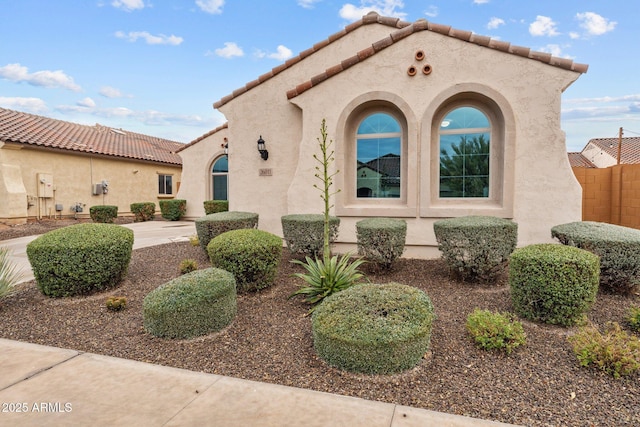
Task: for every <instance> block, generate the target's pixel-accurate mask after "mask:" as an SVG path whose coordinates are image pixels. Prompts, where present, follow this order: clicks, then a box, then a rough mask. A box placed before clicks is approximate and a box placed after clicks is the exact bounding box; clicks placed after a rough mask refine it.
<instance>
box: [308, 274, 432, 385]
mask: <svg viewBox="0 0 640 427" xmlns="http://www.w3.org/2000/svg"><path fill="white" fill-rule="evenodd" d="M434 319H435V314H434V310H433V304H432V303H431V300H430V299H429V297H428V296H427V295H426V294H425V293H424V292H422V291H421V290H419V289H417V288H414V287H411V286H406V285H401V284H399V283H387V284H384V285H375V284H363V285H356V286H352V287H350V288H348V289H345V290H344V291H341V292H338V293H336V294H333V295H331V296H329V297H327V298H326V299H325V300H324V302H323V303H322V304H320V305H319V306H318V307H317V308H316V310H315V311H314V313H313V317H312V332H313V345H314V347H315V350H316V352H317V353H318V356H320V357H321V358H322V359H323V360H325V361H326V362H327V363H328V364H329V365H332V366H335V367H338V368H340V369H344V370H347V371H351V372H360V373H366V374H393V373H397V372H401V371H404V370H407V369H411V368H413V367H414V366H416V365H417V364H418V363H420V360H421V359H422V357H423V356H424V354H425V353H426V352H427V350H428V349H429V344H430V340H431V326H432V323H433V321H434Z"/></svg>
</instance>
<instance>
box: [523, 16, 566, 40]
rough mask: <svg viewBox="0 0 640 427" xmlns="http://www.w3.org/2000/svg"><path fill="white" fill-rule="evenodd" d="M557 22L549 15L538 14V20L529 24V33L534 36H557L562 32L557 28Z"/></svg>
mask: <svg viewBox="0 0 640 427" xmlns="http://www.w3.org/2000/svg"><path fill="white" fill-rule="evenodd" d="M556 25H557V24H556V23H555V22H553V19H551V18H549V17H548V16H541V15H538V16H536V20H535V21H533V22H532V23H531V24H530V25H529V34H531V35H532V36H549V37H552V36H557V35H559V34H560V33H559V32H558V31H557V29H556Z"/></svg>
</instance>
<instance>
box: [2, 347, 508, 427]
mask: <svg viewBox="0 0 640 427" xmlns="http://www.w3.org/2000/svg"><path fill="white" fill-rule="evenodd" d="M0 402H1V404H2V407H1V408H0V425H2V426H45V425H46V426H134V425H135V426H224V427H233V426H238V427H246V426H274V427H276V426H277V427H282V426H305V427H313V426H345V427H358V426H363V427H418V426H438V427H464V426H469V427H480V426H487V427H489V426H506V425H507V424H501V423H496V422H490V421H484V420H478V419H474V418H468V417H462V416H457V415H450V414H445V413H440V412H433V411H427V410H424V409H417V408H411V407H407V406H401V405H394V404H391V403H383V402H374V401H369V400H364V399H358V398H354V397H347V396H340V395H335V394H328V393H321V392H316V391H311V390H305V389H299V388H293V387H285V386H280V385H274V384H266V383H259V382H254V381H247V380H241V379H237V378H229V377H222V376H219V375H212V374H204V373H199V372H192V371H187V370H183V369H176V368H170V367H165V366H159V365H152V364H148V363H142V362H135V361H131V360H125V359H118V358H114V357H106V356H100V355H96V354H90V353H82V352H78V351H74V350H65V349H58V348H53V347H45V346H40V345H35V344H28V343H22V342H18V341H10V340H4V339H0Z"/></svg>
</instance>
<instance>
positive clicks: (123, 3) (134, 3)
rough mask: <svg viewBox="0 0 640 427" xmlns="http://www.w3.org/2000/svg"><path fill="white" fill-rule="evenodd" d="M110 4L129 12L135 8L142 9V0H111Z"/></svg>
mask: <svg viewBox="0 0 640 427" xmlns="http://www.w3.org/2000/svg"><path fill="white" fill-rule="evenodd" d="M111 6H113V7H115V8H117V9H122V10H126V11H127V12H131V11H132V10H136V9H144V0H113V1H112V2H111Z"/></svg>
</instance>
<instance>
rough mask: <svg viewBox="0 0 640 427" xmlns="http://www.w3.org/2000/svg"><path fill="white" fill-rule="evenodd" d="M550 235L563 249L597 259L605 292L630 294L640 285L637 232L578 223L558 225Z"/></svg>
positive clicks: (639, 252) (639, 233) (622, 228)
mask: <svg viewBox="0 0 640 427" xmlns="http://www.w3.org/2000/svg"><path fill="white" fill-rule="evenodd" d="M551 235H552V236H553V237H555V238H557V239H558V240H559V241H560V243H562V244H564V245H569V246H575V247H577V248H580V249H585V250H587V251H589V252H593V253H594V254H596V255H598V256H599V257H600V285H601V286H602V287H603V288H604V289H607V290H609V291H613V292H616V293H621V294H630V293H632V292H633V290H634V288H635V287H636V286H638V284H640V230H636V229H633V228H628V227H621V226H619V225H613V224H606V223H603V222H592V221H579V222H571V223H568V224H562V225H557V226H555V227H553V228H552V229H551Z"/></svg>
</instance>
